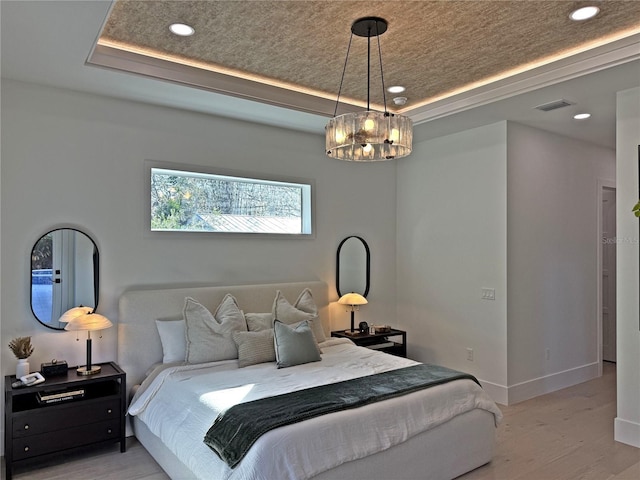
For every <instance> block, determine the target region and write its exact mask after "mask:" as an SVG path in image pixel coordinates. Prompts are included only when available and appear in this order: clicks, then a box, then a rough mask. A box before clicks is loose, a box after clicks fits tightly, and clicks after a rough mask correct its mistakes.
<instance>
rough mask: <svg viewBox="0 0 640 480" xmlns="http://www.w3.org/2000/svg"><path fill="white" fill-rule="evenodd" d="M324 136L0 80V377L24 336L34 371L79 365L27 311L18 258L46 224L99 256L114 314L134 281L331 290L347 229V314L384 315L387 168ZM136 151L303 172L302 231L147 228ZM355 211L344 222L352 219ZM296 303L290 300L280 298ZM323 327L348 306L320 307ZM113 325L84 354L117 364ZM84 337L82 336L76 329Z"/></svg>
mask: <svg viewBox="0 0 640 480" xmlns="http://www.w3.org/2000/svg"><path fill="white" fill-rule="evenodd" d="M322 133H323V132H319V134H318V135H311V134H305V133H300V132H294V131H289V130H284V129H277V128H269V127H265V126H263V125H257V124H251V123H244V122H240V121H234V120H228V119H222V118H216V117H211V116H206V115H201V114H195V113H189V112H185V111H179V110H172V109H167V108H161V107H154V106H149V105H144V104H138V103H131V102H125V101H121V100H115V99H109V98H105V97H98V96H92V95H86V94H80V93H75V92H71V91H65V90H55V89H50V88H46V87H39V86H34V85H29V84H24V83H20V82H14V81H6V80H3V81H2V141H1V147H2V152H1V153H2V171H1V190H0V191H1V195H2V196H1V206H2V216H1V219H2V226H1V228H2V246H1V247H2V252H1V262H2V263H1V265H2V275H1V282H2V286H3V288H2V294H1V311H0V322H1V330H0V333H1V337H2V348H0V358H1V360H2V366H1V370H2V374H3V375H7V374H12V373H15V364H16V360H15V359H14V358H13V357H12V355H11V353H10V351H9V349H8V348H7V347H6V344H7V343H8V341H9V340H10V339H11V338H13V337H15V336H19V335H20V336H25V335H30V336H32V337H33V338H32V340H33V344H34V345H35V353H34V354H33V356H32V357H31V359H30V361H31V363H32V368H33V369H37V368H38V367H39V365H40V363H41V362H45V361H50V360H51V359H52V358H54V357H55V358H58V359H66V360H67V361H68V362H69V363H70V364H71V365H73V364H82V363H83V359H84V348H85V343H84V341H82V342H76V341H75V335H74V334H72V333H65V332H58V331H53V330H50V329H47V328H45V327H43V326H42V325H40V324H39V323H38V322H36V320H35V319H34V318H33V315H32V313H31V310H30V307H29V279H30V276H29V269H30V266H29V254H30V251H31V247H32V245H33V244H34V242H35V241H36V240H37V239H38V238H39V237H40V235H42V234H43V233H45V232H47V231H48V230H50V229H51V228H54V227H57V226H61V225H64V226H76V227H78V228H80V229H81V230H83V231H85V232H86V233H88V234H89V235H90V236H91V237H93V239H94V240H95V241H96V243H97V245H98V248H99V250H100V261H101V269H100V274H101V279H100V281H101V283H100V302H99V307H98V311H99V312H100V313H103V314H104V315H106V316H107V317H109V318H110V319H112V320H114V321H117V302H118V297H119V295H120V294H121V293H122V292H123V290H125V289H127V288H130V287H132V286H139V285H149V284H157V285H161V284H180V283H209V282H210V283H218V284H234V283H251V282H276V281H290V280H311V279H320V280H323V281H326V282H327V283H328V284H329V285H330V292H331V293H332V294H334V296H335V299H336V300H337V294H335V290H334V289H333V285H334V279H335V258H336V249H337V247H338V244H339V243H340V241H341V240H342V239H343V238H344V237H346V236H348V235H352V234H356V235H360V236H362V237H363V238H364V239H366V240H367V242H368V243H369V246H370V249H371V290H370V294H369V302H370V303H369V305H367V309H366V310H365V309H362V311H361V312H360V315H359V316H358V318H359V320H368V321H370V322H372V323H388V322H389V319H390V318H393V315H394V314H395V303H396V302H395V255H394V252H395V250H396V246H395V238H396V225H395V197H396V192H395V185H396V182H395V175H396V169H395V165H394V163H393V162H382V163H376V164H366V165H360V164H354V163H349V162H341V161H337V160H333V159H329V158H327V157H326V156H325V155H324V138H323V136H322ZM145 159H152V160H163V161H171V162H181V163H186V164H193V165H207V166H217V167H220V168H225V169H234V170H239V171H244V172H248V173H252V172H253V173H256V174H275V175H285V176H289V177H301V178H308V179H313V180H314V181H315V188H316V196H315V199H316V205H315V225H316V234H315V237H314V238H312V239H302V240H301V239H287V238H281V237H278V238H273V239H264V238H253V237H251V238H250V237H233V238H226V237H222V236H209V235H193V236H184V235H180V236H171V235H167V236H166V237H163V238H158V237H153V238H151V237H149V236H148V235H146V231H147V227H146V226H145V222H144V219H145V208H146V205H147V204H148V199H147V198H145V194H144V192H145V187H144V185H145V182H146V181H148V179H147V178H146V177H145V171H144V168H143V162H144V160H145ZM354 219H355V221H354ZM291 300H295V299H291ZM332 311H333V313H334V316H335V318H334V321H335V322H334V325H333V327H334V328H340V327H341V328H345V327H347V326H348V323H349V314H348V313H346V312H345V311H344V310H343V309H342V308H334V309H332ZM116 332H117V329H116V328H111V329H109V330H106V331H104V338H103V339H102V340H94V342H93V347H94V359H95V360H96V361H98V362H99V361H107V360H114V359H115V358H116ZM83 338H84V337H83Z"/></svg>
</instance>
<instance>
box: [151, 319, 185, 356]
mask: <svg viewBox="0 0 640 480" xmlns="http://www.w3.org/2000/svg"><path fill="white" fill-rule="evenodd" d="M156 327H157V329H158V333H159V334H160V342H161V343H162V363H172V362H184V359H185V358H186V356H187V340H186V337H185V335H186V333H185V322H184V320H156Z"/></svg>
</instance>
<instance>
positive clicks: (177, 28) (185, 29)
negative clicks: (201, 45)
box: [169, 23, 196, 37]
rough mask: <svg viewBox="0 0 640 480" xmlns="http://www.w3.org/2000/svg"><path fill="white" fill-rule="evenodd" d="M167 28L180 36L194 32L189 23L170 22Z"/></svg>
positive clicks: (186, 35)
mask: <svg viewBox="0 0 640 480" xmlns="http://www.w3.org/2000/svg"><path fill="white" fill-rule="evenodd" d="M169 30H171V32H172V33H175V34H176V35H180V36H181V37H189V36H191V35H193V34H194V33H196V30H195V29H194V28H193V27H192V26H191V25H187V24H185V23H172V24H171V25H169Z"/></svg>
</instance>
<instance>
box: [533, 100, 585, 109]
mask: <svg viewBox="0 0 640 480" xmlns="http://www.w3.org/2000/svg"><path fill="white" fill-rule="evenodd" d="M569 105H575V103H574V102H570V101H569V100H563V99H560V100H554V101H553V102H549V103H543V104H542V105H538V106H537V107H533V108H535V109H536V110H542V111H543V112H550V111H551V110H557V109H558V108H564V107H568V106H569Z"/></svg>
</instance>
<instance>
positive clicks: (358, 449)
mask: <svg viewBox="0 0 640 480" xmlns="http://www.w3.org/2000/svg"><path fill="white" fill-rule="evenodd" d="M320 346H321V348H322V351H323V354H322V361H321V362H314V363H308V364H304V365H298V366H295V367H290V368H284V369H277V368H276V366H275V363H263V364H259V365H253V366H250V367H246V368H242V369H240V368H238V362H237V360H227V361H223V362H215V363H209V364H200V365H184V366H169V367H165V368H164V369H162V370H161V371H158V372H156V373H155V374H154V375H152V376H151V377H149V378H148V379H147V380H145V382H144V383H143V385H142V387H141V388H140V389H139V390H138V393H137V394H136V396H135V398H134V399H133V402H132V404H131V406H130V407H129V414H130V415H137V416H138V417H139V419H140V420H142V421H143V422H144V423H145V424H146V425H147V427H148V428H149V430H150V431H151V432H152V433H153V434H155V435H156V436H158V437H159V438H160V439H161V440H162V442H163V443H164V444H165V445H166V446H167V447H168V448H169V449H170V450H171V451H173V452H174V454H175V455H176V456H177V457H178V458H179V459H180V460H181V461H182V462H183V463H184V464H185V465H186V466H187V467H188V468H189V469H190V470H191V471H192V472H194V473H195V475H196V476H197V478H200V479H203V480H204V479H209V478H217V479H229V480H240V479H247V480H248V479H255V480H259V479H264V480H273V479H275V478H277V479H279V480H303V479H307V478H310V477H312V476H314V475H317V474H319V473H321V472H323V471H326V470H329V469H331V468H334V467H336V466H338V465H340V464H342V463H344V462H348V461H351V460H355V459H358V458H363V457H365V456H368V455H371V454H374V453H376V452H379V451H382V450H385V449H388V448H390V447H392V446H393V445H396V444H399V443H401V442H403V441H405V440H406V439H408V438H410V437H412V436H414V435H416V434H418V433H419V432H422V431H425V430H428V429H430V428H433V427H435V426H437V425H440V424H442V423H444V422H446V421H447V420H449V419H451V418H453V417H454V416H456V415H458V414H461V413H464V412H466V411H469V410H473V409H474V408H480V409H483V410H487V411H489V412H491V413H493V414H494V416H495V419H496V423H497V422H499V421H500V418H501V416H502V415H501V413H500V410H499V409H498V408H497V407H496V406H495V404H494V402H493V401H492V400H491V399H490V398H489V397H488V395H487V394H485V393H484V391H483V390H482V389H481V388H480V387H479V386H478V385H477V384H475V383H474V382H472V381H470V380H458V381H454V382H450V383H447V384H444V385H439V386H435V387H432V388H429V389H426V390H422V391H419V392H415V393H411V394H408V395H405V396H402V397H398V398H394V399H391V400H385V401H382V402H378V403H375V404H373V405H369V406H367V407H363V408H358V409H354V410H347V411H342V412H337V413H332V414H330V415H325V416H322V417H318V418H314V419H311V420H307V421H305V422H301V423H297V424H293V425H289V426H286V427H281V428H278V429H275V430H272V431H270V432H268V433H267V434H265V435H263V436H262V437H261V438H260V439H259V440H258V441H257V442H256V443H255V444H254V445H253V447H252V448H251V449H250V451H249V453H248V454H247V456H246V457H245V458H244V459H243V460H242V462H240V464H239V465H238V466H237V467H236V468H235V469H230V468H229V467H228V466H227V465H226V464H225V463H224V462H223V461H221V460H220V459H219V458H218V457H217V456H216V454H215V453H213V452H212V451H211V450H210V449H209V448H208V447H207V446H206V445H205V444H204V442H203V438H204V435H205V433H206V432H207V430H208V429H209V427H210V426H211V425H212V423H213V421H214V420H215V418H216V416H217V415H218V413H219V412H220V411H222V410H224V409H226V408H228V407H230V406H231V405H233V404H235V403H242V402H245V401H250V400H255V399H258V398H263V397H266V396H270V395H277V394H281V393H286V392H290V391H294V390H300V389H303V388H309V387H312V386H315V385H323V384H327V383H332V382H336V381H342V380H347V379H350V378H356V377H361V376H365V375H371V374H374V373H379V372H383V371H388V370H394V369H397V368H402V367H405V366H410V365H415V364H416V362H414V361H412V360H407V359H404V358H400V357H393V356H390V355H387V354H384V353H380V352H376V351H373V350H369V349H366V348H362V347H356V346H355V345H353V343H352V342H351V341H349V340H346V339H329V340H327V341H326V342H323V343H322V344H321V345H320ZM363 411H366V414H367V416H366V418H363V417H362V412H363ZM354 438H355V439H359V440H358V441H354V440H353V439H354Z"/></svg>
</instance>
